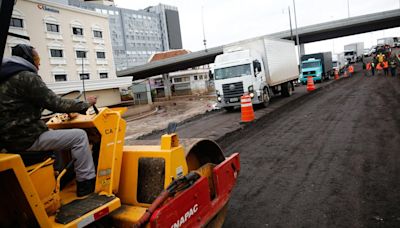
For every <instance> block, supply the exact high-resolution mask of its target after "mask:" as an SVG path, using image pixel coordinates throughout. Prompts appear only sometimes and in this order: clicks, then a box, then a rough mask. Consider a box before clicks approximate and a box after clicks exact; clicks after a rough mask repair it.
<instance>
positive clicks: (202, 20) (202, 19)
mask: <svg viewBox="0 0 400 228" xmlns="http://www.w3.org/2000/svg"><path fill="white" fill-rule="evenodd" d="M201 23H202V24H203V44H204V51H205V52H207V40H206V32H205V29H204V6H202V7H201Z"/></svg>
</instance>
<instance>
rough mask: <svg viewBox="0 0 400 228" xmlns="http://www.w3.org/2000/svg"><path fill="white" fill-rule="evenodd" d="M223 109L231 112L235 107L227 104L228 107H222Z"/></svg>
mask: <svg viewBox="0 0 400 228" xmlns="http://www.w3.org/2000/svg"><path fill="white" fill-rule="evenodd" d="M224 109H225V110H226V111H227V112H233V110H234V109H235V107H233V106H229V107H224Z"/></svg>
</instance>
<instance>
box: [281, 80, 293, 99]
mask: <svg viewBox="0 0 400 228" xmlns="http://www.w3.org/2000/svg"><path fill="white" fill-rule="evenodd" d="M281 87H282V88H281V95H282V96H284V97H290V96H292V94H293V86H292V84H291V83H290V82H286V83H284V84H282V86H281Z"/></svg>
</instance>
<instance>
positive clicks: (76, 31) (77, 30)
mask: <svg viewBox="0 0 400 228" xmlns="http://www.w3.org/2000/svg"><path fill="white" fill-rule="evenodd" d="M72 33H73V34H74V35H77V36H83V28H77V27H73V28H72Z"/></svg>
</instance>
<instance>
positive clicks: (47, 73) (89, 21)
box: [5, 0, 131, 106]
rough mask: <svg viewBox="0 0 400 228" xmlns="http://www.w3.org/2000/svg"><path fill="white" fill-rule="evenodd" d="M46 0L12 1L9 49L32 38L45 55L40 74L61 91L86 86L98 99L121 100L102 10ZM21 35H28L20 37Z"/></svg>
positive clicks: (106, 101) (7, 52)
mask: <svg viewBox="0 0 400 228" xmlns="http://www.w3.org/2000/svg"><path fill="white" fill-rule="evenodd" d="M58 2H61V3H62V0H58V1H57V2H53V1H52V2H50V1H43V0H40V1H39V0H19V1H17V2H16V5H15V6H14V11H13V14H12V18H11V23H10V28H9V32H10V33H13V34H17V36H8V38H7V46H6V50H5V55H6V56H7V55H10V54H11V48H12V47H13V46H15V45H17V44H20V43H25V44H30V45H32V46H34V47H35V48H36V50H37V51H38V53H39V54H40V55H41V65H40V70H39V74H40V76H41V77H42V79H43V81H44V82H45V83H46V84H47V85H48V87H49V88H50V89H52V90H53V91H55V92H56V93H58V94H62V93H66V92H69V91H72V90H81V91H82V90H83V82H84V85H85V91H87V94H88V95H97V96H98V105H99V106H105V105H113V104H117V103H120V102H121V99H120V93H119V87H123V86H129V85H131V78H117V77H116V71H115V66H114V62H113V51H112V46H111V38H110V32H109V26H108V17H107V16H104V15H102V14H99V13H96V12H93V11H89V10H84V9H79V8H76V7H72V6H68V5H65V4H60V3H58ZM18 35H23V36H27V37H29V39H30V40H26V39H22V38H20V37H18Z"/></svg>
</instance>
